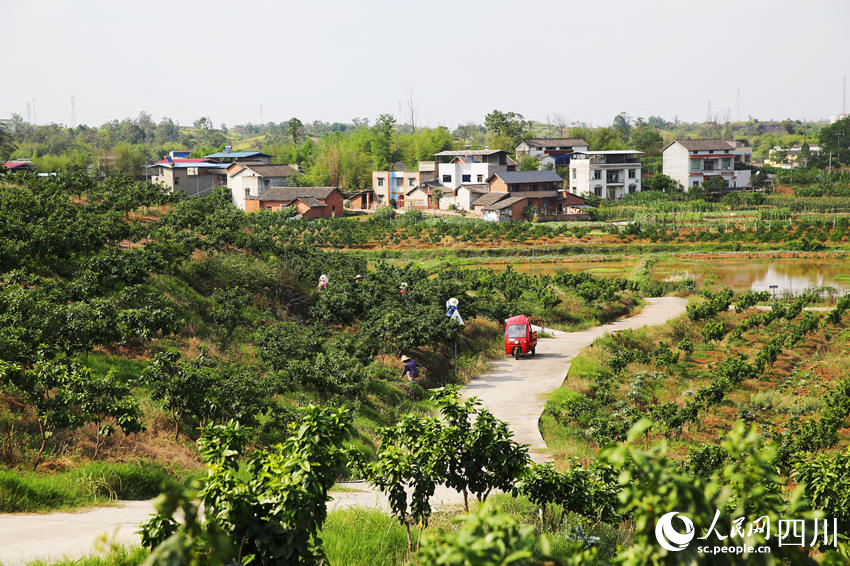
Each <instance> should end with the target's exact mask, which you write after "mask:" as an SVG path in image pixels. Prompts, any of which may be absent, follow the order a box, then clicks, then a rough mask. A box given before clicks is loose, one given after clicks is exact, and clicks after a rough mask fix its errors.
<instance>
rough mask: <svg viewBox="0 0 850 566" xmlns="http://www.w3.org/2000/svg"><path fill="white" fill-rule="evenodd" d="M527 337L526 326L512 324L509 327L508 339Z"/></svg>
mask: <svg viewBox="0 0 850 566" xmlns="http://www.w3.org/2000/svg"><path fill="white" fill-rule="evenodd" d="M524 337H525V325H524V324H511V325H510V326H508V338H524Z"/></svg>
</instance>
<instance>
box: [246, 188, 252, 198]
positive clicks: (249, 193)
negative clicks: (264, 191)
mask: <svg viewBox="0 0 850 566" xmlns="http://www.w3.org/2000/svg"><path fill="white" fill-rule="evenodd" d="M249 196H251V189H245V198H248V197H249Z"/></svg>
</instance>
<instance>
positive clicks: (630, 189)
mask: <svg viewBox="0 0 850 566" xmlns="http://www.w3.org/2000/svg"><path fill="white" fill-rule="evenodd" d="M636 188H637V185H635V184H634V183H632V184H631V185H629V194H632V193H633V192H635V189H636Z"/></svg>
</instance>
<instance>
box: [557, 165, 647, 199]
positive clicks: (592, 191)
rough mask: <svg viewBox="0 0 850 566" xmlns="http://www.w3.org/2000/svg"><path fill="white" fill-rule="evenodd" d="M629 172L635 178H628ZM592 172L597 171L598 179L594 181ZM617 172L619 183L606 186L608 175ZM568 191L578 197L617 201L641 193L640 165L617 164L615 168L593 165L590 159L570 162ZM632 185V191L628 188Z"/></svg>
mask: <svg viewBox="0 0 850 566" xmlns="http://www.w3.org/2000/svg"><path fill="white" fill-rule="evenodd" d="M629 170H634V172H635V176H634V178H633V179H630V178H629ZM594 171H599V177H600V178H599V179H594V178H593V175H594ZM615 171H616V172H617V173H618V174H619V181H618V182H616V183H612V184H610V185H609V184H608V173H609V172H615ZM567 182H568V184H567V186H568V187H569V191H570V192H571V193H573V194H576V195H579V196H584V197H586V196H588V195H595V196H599V197H600V198H604V199H612V200H619V199H621V198H623V197H624V196H626V195H627V194H630V193H639V192H640V191H641V165H640V164H639V163H627V164H622V166H620V164H617V166H613V164H612V165H603V164H601V163H593V162H592V161H591V160H590V159H573V160H570V171H569V174H568V177H567ZM631 185H634V189H630V186H631Z"/></svg>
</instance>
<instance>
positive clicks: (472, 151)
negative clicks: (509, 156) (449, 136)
mask: <svg viewBox="0 0 850 566" xmlns="http://www.w3.org/2000/svg"><path fill="white" fill-rule="evenodd" d="M494 153H507V152H506V151H504V150H502V149H448V150H445V151H441V152H439V153H435V154H434V155H435V156H446V155H493V154H494Z"/></svg>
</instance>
